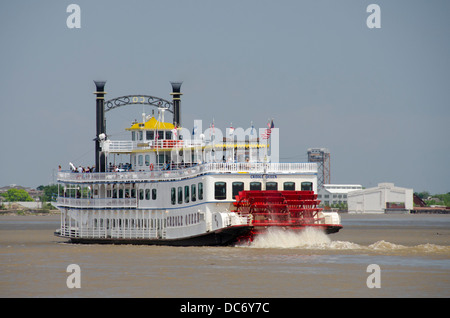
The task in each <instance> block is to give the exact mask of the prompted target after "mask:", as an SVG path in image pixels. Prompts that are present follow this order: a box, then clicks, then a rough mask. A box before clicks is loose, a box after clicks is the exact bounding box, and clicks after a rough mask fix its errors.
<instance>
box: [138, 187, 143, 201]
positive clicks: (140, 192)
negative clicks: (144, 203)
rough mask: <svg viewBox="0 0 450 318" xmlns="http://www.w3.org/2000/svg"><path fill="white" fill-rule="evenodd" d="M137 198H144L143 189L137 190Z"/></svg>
mask: <svg viewBox="0 0 450 318" xmlns="http://www.w3.org/2000/svg"><path fill="white" fill-rule="evenodd" d="M139 200H144V189H140V190H139Z"/></svg>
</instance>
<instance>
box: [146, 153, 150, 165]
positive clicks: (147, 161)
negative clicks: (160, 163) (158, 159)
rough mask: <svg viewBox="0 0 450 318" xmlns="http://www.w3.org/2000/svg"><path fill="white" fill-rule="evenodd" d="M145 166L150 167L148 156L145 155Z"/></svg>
mask: <svg viewBox="0 0 450 318" xmlns="http://www.w3.org/2000/svg"><path fill="white" fill-rule="evenodd" d="M145 165H146V166H149V165H150V155H145Z"/></svg>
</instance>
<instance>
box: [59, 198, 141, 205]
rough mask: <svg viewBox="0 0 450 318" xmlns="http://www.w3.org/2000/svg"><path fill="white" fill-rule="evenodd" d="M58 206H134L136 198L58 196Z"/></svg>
mask: <svg viewBox="0 0 450 318" xmlns="http://www.w3.org/2000/svg"><path fill="white" fill-rule="evenodd" d="M57 203H58V205H59V206H70V207H76V208H93V207H94V208H136V207H137V199H136V198H124V199H113V198H102V199H87V198H83V199H79V198H66V197H58V201H57Z"/></svg>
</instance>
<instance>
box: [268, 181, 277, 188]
mask: <svg viewBox="0 0 450 318" xmlns="http://www.w3.org/2000/svg"><path fill="white" fill-rule="evenodd" d="M266 190H278V182H267V183H266Z"/></svg>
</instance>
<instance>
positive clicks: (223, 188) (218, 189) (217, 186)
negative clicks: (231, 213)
mask: <svg viewBox="0 0 450 318" xmlns="http://www.w3.org/2000/svg"><path fill="white" fill-rule="evenodd" d="M214 198H215V199H216V200H225V199H226V198H227V184H226V182H216V183H214Z"/></svg>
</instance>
